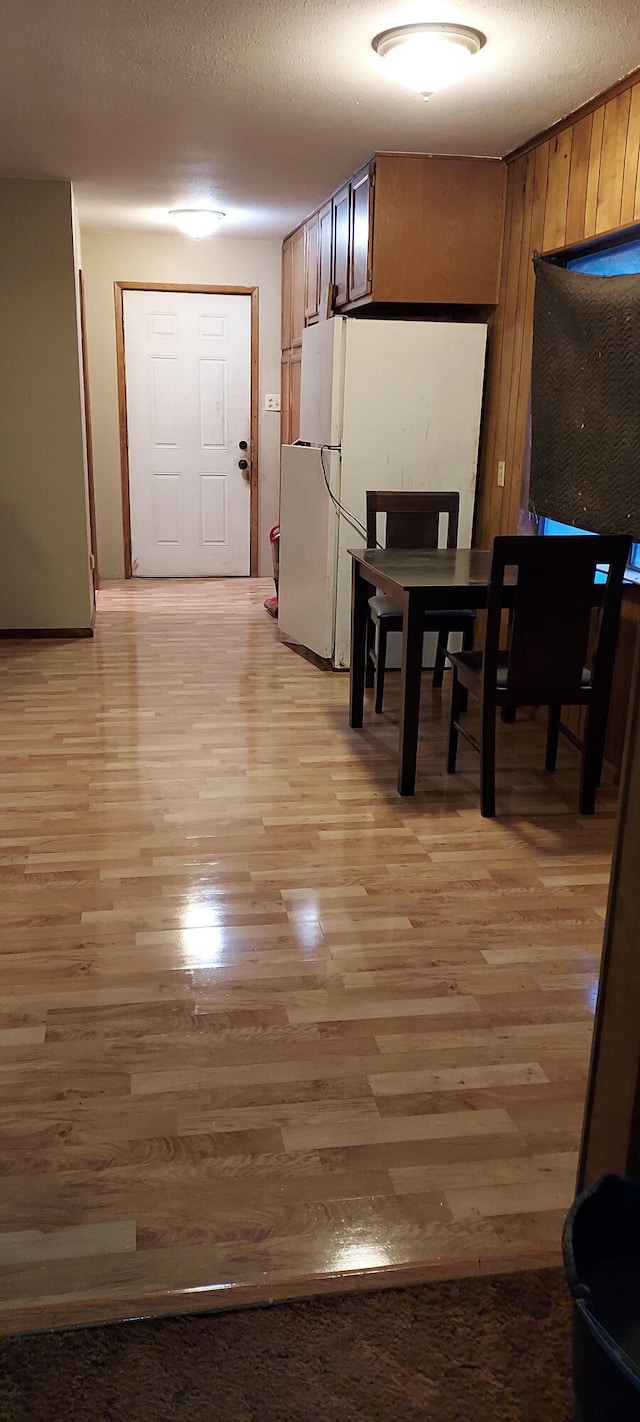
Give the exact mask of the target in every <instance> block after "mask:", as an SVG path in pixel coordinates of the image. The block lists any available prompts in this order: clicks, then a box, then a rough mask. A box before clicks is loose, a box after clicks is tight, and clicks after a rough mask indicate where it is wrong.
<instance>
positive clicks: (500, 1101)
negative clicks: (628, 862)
mask: <svg viewBox="0 0 640 1422" xmlns="http://www.w3.org/2000/svg"><path fill="white" fill-rule="evenodd" d="M270 591H272V585H270V584H267V583H266V582H259V583H250V582H248V581H236V582H233V581H228V582H195V583H175V582H166V583H141V582H134V583H130V584H112V585H111V586H109V587H107V588H106V589H105V590H104V591H102V592H101V593H100V595H99V604H98V609H99V610H98V621H97V630H96V636H95V639H94V640H93V642H84V641H70V642H61V641H49V642H48V641H30V642H3V643H2V645H1V647H0V667H1V668H2V691H1V696H0V738H1V740H0V744H1V746H2V752H3V764H2V779H1V782H0V804H1V809H2V815H1V835H0V848H1V854H2V858H1V869H0V879H1V883H2V896H1V899H0V940H1V950H2V951H1V958H0V974H1V983H2V991H1V998H2V1015H1V1017H0V1057H1V1066H0V1072H1V1082H2V1092H1V1096H0V1132H1V1140H0V1230H1V1233H0V1261H1V1268H0V1306H1V1318H2V1321H1V1323H0V1328H1V1329H2V1330H3V1331H5V1332H6V1331H8V1330H12V1329H18V1328H20V1329H28V1328H38V1327H42V1326H47V1325H49V1324H52V1323H54V1324H62V1323H65V1322H69V1321H79V1320H89V1319H99V1318H106V1317H119V1316H131V1315H132V1314H139V1313H146V1312H163V1311H168V1310H175V1311H178V1310H181V1309H184V1308H211V1307H216V1306H218V1305H220V1306H223V1305H228V1304H234V1303H238V1302H240V1301H243V1300H247V1301H249V1300H251V1299H259V1298H273V1297H278V1296H281V1297H285V1296H292V1295H295V1294H296V1293H301V1292H302V1293H309V1292H314V1291H319V1290H321V1289H323V1288H334V1287H335V1286H336V1283H337V1282H338V1283H340V1285H341V1286H342V1287H349V1286H354V1285H355V1284H361V1283H362V1282H363V1279H364V1281H365V1282H369V1283H371V1282H375V1281H379V1280H380V1278H384V1279H388V1278H390V1279H397V1280H398V1281H401V1280H403V1279H408V1278H420V1277H428V1276H434V1275H441V1276H444V1275H449V1274H456V1273H463V1272H475V1271H477V1270H494V1269H506V1268H519V1267H522V1266H524V1265H528V1264H538V1263H545V1262H551V1261H556V1260H557V1259H558V1241H559V1232H560V1227H561V1221H562V1216H563V1211H564V1210H565V1208H566V1206H567V1205H568V1203H569V1201H570V1199H571V1196H572V1191H573V1181H574V1172H575V1165H576V1149H577V1145H578V1140H579V1130H580V1121H581V1114H582V1106H583V1096H584V1087H585V1070H586V1066H587V1060H588V1052H589V1041H590V1032H591V1025H592V1013H593V1007H594V998H595V991H596V981H597V965H598V955H599V951H600V945H601V939H602V931H603V916H604V909H605V903H606V894H607V884H608V874H609V861H610V850H611V845H612V839H613V827H614V810H615V803H616V791H615V789H614V788H613V787H612V786H611V785H610V786H608V787H605V788H603V790H602V791H601V793H600V797H599V801H598V808H597V813H596V815H595V817H593V818H592V819H580V818H579V817H578V815H577V814H576V804H577V756H576V753H575V752H574V751H573V750H572V749H571V748H570V747H567V748H566V749H561V759H560V768H559V770H558V773H557V775H556V776H555V777H551V776H549V775H546V774H545V773H544V771H543V770H542V769H541V768H540V767H541V766H542V764H543V753H544V752H543V732H542V731H541V730H540V729H539V728H538V727H536V726H535V725H534V724H533V723H531V722H528V721H527V720H526V719H524V718H523V719H522V720H519V722H518V724H517V725H516V726H504V727H501V728H500V730H501V735H500V740H499V753H498V755H499V766H500V770H499V775H498V815H499V817H498V818H497V819H496V820H494V821H483V820H482V819H481V818H480V814H479V809H478V765H477V761H476V758H475V755H474V753H473V751H471V750H470V749H469V748H468V747H466V746H463V748H462V750H461V755H460V773H459V774H458V775H456V776H455V777H447V776H446V775H445V774H444V773H443V766H444V731H445V724H446V712H447V702H448V692H447V690H446V689H445V692H444V693H443V694H437V693H432V691H431V688H430V683H429V682H428V680H427V679H425V694H424V716H423V727H422V739H421V754H420V764H419V777H418V794H417V795H416V796H415V798H414V799H400V798H399V797H398V796H397V794H396V790H395V780H396V742H397V700H396V697H397V689H396V687H395V686H394V681H397V677H396V678H394V677H393V675H390V676H389V682H388V684H389V695H388V710H386V711H385V715H384V716H383V717H382V718H381V719H380V718H375V717H374V715H373V711H372V708H371V702H370V700H369V701H368V710H367V715H366V723H365V729H364V730H363V731H361V732H352V731H350V730H349V728H348V725H347V695H348V684H347V678H346V676H345V675H344V674H342V675H341V674H331V673H327V672H325V671H321V670H318V669H317V668H315V667H314V666H312V665H311V664H310V663H309V662H308V661H306V660H304V659H303V658H302V657H301V656H299V655H298V654H297V653H296V652H295V651H292V650H291V649H290V648H288V647H286V646H284V645H283V644H282V642H281V641H280V639H279V634H278V629H277V625H276V624H275V623H274V622H273V621H271V619H270V618H269V617H268V616H267V614H266V613H265V612H264V610H263V608H262V600H263V598H264V597H265V596H266V595H267V594H268V593H269V592H270ZM365 1271H370V1272H369V1273H366V1272H365Z"/></svg>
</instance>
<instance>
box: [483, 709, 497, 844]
mask: <svg viewBox="0 0 640 1422" xmlns="http://www.w3.org/2000/svg"><path fill="white" fill-rule="evenodd" d="M495 812H496V709H495V706H487V707H485V706H482V708H481V711H480V814H481V815H482V816H483V817H484V819H492V818H493V816H494V815H495Z"/></svg>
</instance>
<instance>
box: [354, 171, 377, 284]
mask: <svg viewBox="0 0 640 1422" xmlns="http://www.w3.org/2000/svg"><path fill="white" fill-rule="evenodd" d="M373 190H374V180H373V167H372V165H371V164H370V163H368V164H367V166H366V168H363V170H362V172H361V173H358V174H357V176H356V177H355V178H354V179H353V182H352V184H351V211H350V224H349V300H350V301H357V300H358V298H359V297H361V296H368V295H369V293H370V291H371V268H372V261H371V238H372V233H373Z"/></svg>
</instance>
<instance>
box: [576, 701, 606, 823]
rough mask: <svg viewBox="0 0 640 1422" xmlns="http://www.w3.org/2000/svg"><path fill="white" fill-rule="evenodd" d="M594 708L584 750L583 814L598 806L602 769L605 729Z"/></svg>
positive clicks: (589, 717)
mask: <svg viewBox="0 0 640 1422" xmlns="http://www.w3.org/2000/svg"><path fill="white" fill-rule="evenodd" d="M593 710H594V708H593V707H590V708H589V712H588V716H587V725H586V730H585V735H584V746H583V750H582V767H581V770H580V798H579V802H578V812H579V814H581V815H592V814H593V812H594V810H595V808H596V790H597V788H598V785H599V784H600V774H601V771H602V758H603V752H604V730H603V727H602V724H601V718H600V717H598V716H597V715H596V716H594V714H593Z"/></svg>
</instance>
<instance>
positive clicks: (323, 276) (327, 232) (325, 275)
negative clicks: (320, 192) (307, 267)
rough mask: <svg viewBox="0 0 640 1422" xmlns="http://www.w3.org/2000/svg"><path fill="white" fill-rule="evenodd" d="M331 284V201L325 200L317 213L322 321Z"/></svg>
mask: <svg viewBox="0 0 640 1422" xmlns="http://www.w3.org/2000/svg"><path fill="white" fill-rule="evenodd" d="M332 285H333V203H332V202H326V203H325V205H324V207H321V208H320V211H319V213H318V315H319V317H320V320H321V321H323V320H324V318H325V316H326V315H327V312H328V307H329V287H330V286H332Z"/></svg>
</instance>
